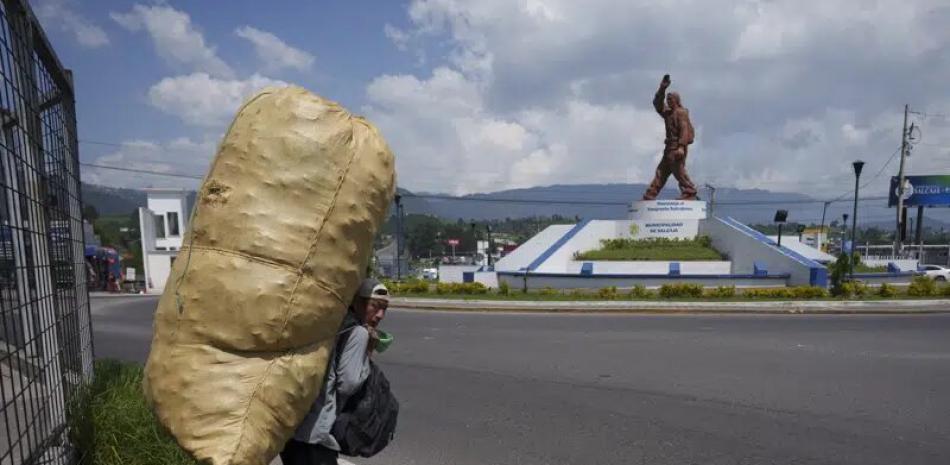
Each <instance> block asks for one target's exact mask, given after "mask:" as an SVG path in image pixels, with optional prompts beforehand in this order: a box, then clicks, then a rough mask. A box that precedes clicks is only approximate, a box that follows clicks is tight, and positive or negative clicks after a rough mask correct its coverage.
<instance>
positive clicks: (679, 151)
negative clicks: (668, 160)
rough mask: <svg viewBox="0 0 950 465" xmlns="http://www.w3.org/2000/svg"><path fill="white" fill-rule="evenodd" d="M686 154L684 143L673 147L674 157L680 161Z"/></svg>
mask: <svg viewBox="0 0 950 465" xmlns="http://www.w3.org/2000/svg"><path fill="white" fill-rule="evenodd" d="M685 156H686V147H683V146H682V145H679V146H677V147H676V148H675V149H673V159H674V160H677V161H679V159H681V158H683V157H685Z"/></svg>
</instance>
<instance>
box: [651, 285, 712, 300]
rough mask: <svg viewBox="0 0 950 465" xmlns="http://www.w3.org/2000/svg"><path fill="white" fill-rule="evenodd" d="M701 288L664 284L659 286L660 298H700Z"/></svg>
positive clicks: (701, 294)
mask: <svg viewBox="0 0 950 465" xmlns="http://www.w3.org/2000/svg"><path fill="white" fill-rule="evenodd" d="M702 296H703V286H701V285H699V284H690V283H675V284H664V285H662V286H660V297H665V298H671V297H702Z"/></svg>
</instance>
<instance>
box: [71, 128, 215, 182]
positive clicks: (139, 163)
mask: <svg viewBox="0 0 950 465" xmlns="http://www.w3.org/2000/svg"><path fill="white" fill-rule="evenodd" d="M216 148H217V142H216V140H215V139H212V138H210V137H209V138H206V139H203V140H193V139H189V138H185V137H181V138H176V139H173V140H169V141H164V142H154V141H148V140H128V141H125V142H123V143H122V144H121V146H120V147H119V148H117V149H116V150H115V151H113V152H112V153H109V154H106V155H103V156H100V157H97V158H96V159H95V160H94V161H93V162H92V163H93V164H97V165H105V166H118V167H122V168H130V169H137V170H145V171H155V172H159V173H174V174H184V175H192V176H203V175H204V174H205V173H206V172H207V170H208V166H209V165H210V163H211V159H212V158H214V154H215V151H216ZM117 173H118V172H116V171H112V170H103V169H96V168H83V182H87V183H91V184H100V185H108V186H116V187H129V188H142V187H156V188H185V189H195V188H196V187H197V186H198V184H199V183H200V182H201V181H200V180H198V179H188V178H183V177H172V176H160V175H150V174H137V173H128V172H122V173H118V174H117Z"/></svg>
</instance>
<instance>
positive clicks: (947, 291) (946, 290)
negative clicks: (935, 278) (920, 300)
mask: <svg viewBox="0 0 950 465" xmlns="http://www.w3.org/2000/svg"><path fill="white" fill-rule="evenodd" d="M940 294H941V295H943V296H944V297H950V284H947V285H946V286H943V288H942V289H940Z"/></svg>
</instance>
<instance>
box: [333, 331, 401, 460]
mask: <svg viewBox="0 0 950 465" xmlns="http://www.w3.org/2000/svg"><path fill="white" fill-rule="evenodd" d="M348 333H349V332H347V333H345V334H344V335H342V336H341V337H340V339H342V340H343V341H342V343H338V345H337V348H338V349H340V348H342V346H343V344H345V339H346V338H347V336H348V335H349V334H348ZM369 364H370V370H369V376H367V377H366V381H364V382H363V385H362V386H360V388H359V390H357V391H356V393H354V394H353V395H352V396H350V398H349V399H347V400H346V404H344V405H337V415H336V420H335V421H334V422H333V427H332V428H331V429H330V434H332V435H333V437H334V438H335V439H336V442H337V444H339V445H340V453H342V454H343V455H348V456H351V457H356V456H360V457H372V456H374V455H376V454H377V453H379V451H381V450H383V449H384V448H385V447H386V446H387V445H389V442H390V441H392V439H393V435H394V434H395V432H396V417H397V416H399V401H397V400H396V397H395V396H393V393H392V391H390V390H389V380H387V379H386V375H384V374H383V371H382V370H380V369H379V367H378V366H376V364H375V363H373V361H372V360H370V362H369Z"/></svg>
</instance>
